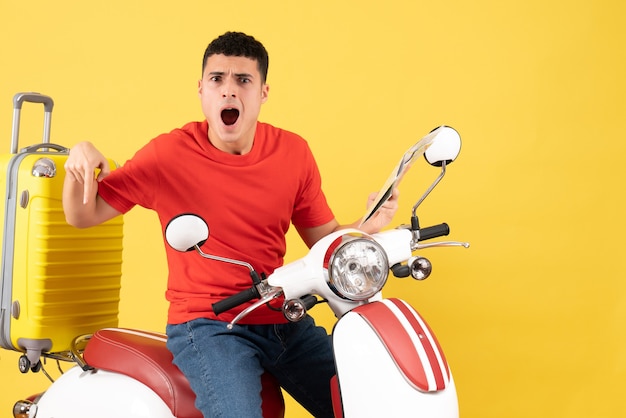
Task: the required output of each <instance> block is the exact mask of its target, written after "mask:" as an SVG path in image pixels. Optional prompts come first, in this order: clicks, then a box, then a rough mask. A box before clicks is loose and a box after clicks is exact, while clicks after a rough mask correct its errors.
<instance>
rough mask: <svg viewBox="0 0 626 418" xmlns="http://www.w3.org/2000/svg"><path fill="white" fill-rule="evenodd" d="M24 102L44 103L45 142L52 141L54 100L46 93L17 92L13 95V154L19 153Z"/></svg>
mask: <svg viewBox="0 0 626 418" xmlns="http://www.w3.org/2000/svg"><path fill="white" fill-rule="evenodd" d="M24 102H30V103H42V104H43V105H44V122H43V140H42V142H43V143H50V124H51V117H52V108H53V107H54V101H53V100H52V97H50V96H46V95H44V94H40V93H35V92H30V93H17V94H16V95H15V96H13V129H12V134H11V154H15V153H17V144H18V138H19V135H20V113H21V110H22V104H23V103H24Z"/></svg>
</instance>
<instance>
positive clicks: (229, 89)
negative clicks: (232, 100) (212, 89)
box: [222, 79, 237, 98]
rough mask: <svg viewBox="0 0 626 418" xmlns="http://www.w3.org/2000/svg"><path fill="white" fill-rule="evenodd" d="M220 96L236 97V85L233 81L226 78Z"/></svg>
mask: <svg viewBox="0 0 626 418" xmlns="http://www.w3.org/2000/svg"><path fill="white" fill-rule="evenodd" d="M222 97H223V98H227V97H237V85H236V84H235V82H234V81H232V80H230V79H228V80H227V81H225V82H224V84H223V90H222Z"/></svg>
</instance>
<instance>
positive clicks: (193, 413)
mask: <svg viewBox="0 0 626 418" xmlns="http://www.w3.org/2000/svg"><path fill="white" fill-rule="evenodd" d="M166 341H167V336H165V334H160V333H156V332H148V331H140V330H133V329H124V328H104V329H101V330H98V331H96V332H95V333H94V334H93V336H92V337H91V339H90V340H89V343H88V344H87V346H86V347H85V351H84V353H83V358H84V360H85V362H87V364H88V365H89V366H91V367H93V368H95V369H102V370H108V371H112V372H116V373H121V374H124V375H127V376H129V377H132V378H134V379H136V380H138V381H140V382H141V383H143V384H144V385H146V386H148V387H149V388H151V389H152V390H153V391H154V392H155V393H156V394H157V395H159V397H160V398H161V399H163V402H165V403H166V404H167V406H168V407H169V408H170V410H171V411H172V414H173V415H174V416H175V417H188V418H196V417H197V418H202V413H201V412H200V411H199V410H198V409H197V408H196V407H195V406H194V402H195V399H196V395H195V394H194V393H193V391H192V390H191V387H190V386H189V382H188V381H187V379H186V378H185V377H184V376H183V374H182V372H181V371H180V370H179V369H178V367H176V366H175V365H174V364H173V363H172V359H173V357H172V354H171V353H170V352H169V350H168V349H167V347H166V346H165V343H166Z"/></svg>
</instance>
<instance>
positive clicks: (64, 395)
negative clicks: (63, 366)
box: [36, 367, 174, 418]
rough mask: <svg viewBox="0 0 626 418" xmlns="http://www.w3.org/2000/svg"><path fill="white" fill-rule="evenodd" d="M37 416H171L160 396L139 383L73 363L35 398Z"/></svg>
mask: <svg viewBox="0 0 626 418" xmlns="http://www.w3.org/2000/svg"><path fill="white" fill-rule="evenodd" d="M36 416H37V418H58V417H63V418H84V417H90V418H110V417H126V418H174V415H172V412H171V411H170V409H169V408H168V406H167V405H166V404H165V402H163V400H161V398H160V397H159V396H158V395H157V394H156V393H154V392H153V391H152V390H151V389H150V388H148V387H147V386H146V385H144V384H143V383H141V382H139V381H137V380H135V379H132V378H130V377H128V376H124V375H122V374H119V373H111V372H107V371H104V370H98V371H96V372H93V371H83V370H82V369H81V368H79V367H73V368H71V369H70V370H68V371H67V372H65V373H64V374H63V375H62V376H60V377H59V378H58V379H57V380H56V381H55V383H54V384H53V385H52V386H50V388H49V389H48V390H47V391H46V392H45V393H44V394H43V396H42V397H41V398H40V399H39V401H38V402H37V415H36Z"/></svg>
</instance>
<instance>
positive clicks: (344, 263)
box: [14, 126, 469, 418]
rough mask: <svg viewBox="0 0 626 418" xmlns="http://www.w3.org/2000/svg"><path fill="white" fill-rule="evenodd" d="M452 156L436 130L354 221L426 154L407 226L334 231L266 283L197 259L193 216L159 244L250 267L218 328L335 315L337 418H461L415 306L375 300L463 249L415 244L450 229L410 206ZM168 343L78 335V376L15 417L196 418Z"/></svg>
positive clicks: (277, 412) (269, 387) (137, 334)
mask: <svg viewBox="0 0 626 418" xmlns="http://www.w3.org/2000/svg"><path fill="white" fill-rule="evenodd" d="M460 147H461V140H460V136H459V135H458V133H457V132H456V131H455V130H454V129H452V128H450V127H447V126H441V127H438V128H436V129H434V130H433V131H432V132H431V133H429V134H428V135H426V136H425V137H424V138H422V139H421V140H420V141H419V142H418V143H417V144H415V145H414V146H413V147H411V148H410V149H409V151H407V153H405V155H404V156H403V158H402V159H401V161H400V162H399V164H398V166H397V167H396V168H395V169H394V171H393V172H392V175H391V176H390V177H389V178H388V179H387V181H386V183H385V184H384V186H383V188H382V189H381V192H380V193H379V197H378V199H377V200H376V203H375V204H374V205H373V206H372V207H371V208H370V209H369V210H368V213H367V214H366V215H365V216H364V218H363V221H366V220H367V219H368V218H369V217H370V216H371V215H373V214H374V213H375V212H376V210H377V209H378V208H379V207H380V205H382V204H383V203H384V202H385V201H386V200H387V199H388V198H389V197H390V195H391V192H392V190H393V188H394V187H395V186H396V185H397V183H398V181H399V180H400V179H401V177H402V176H403V175H404V174H405V172H406V170H407V169H408V168H409V166H410V165H411V164H412V163H414V162H415V160H416V159H417V157H419V156H422V155H424V156H425V159H426V160H427V161H428V162H429V163H430V164H431V165H434V166H439V167H441V172H440V174H439V176H438V177H437V178H436V180H435V181H434V183H433V184H432V185H431V186H430V187H429V188H428V190H427V191H426V193H425V194H424V195H423V196H422V197H421V198H420V199H419V201H418V202H417V203H416V204H415V205H414V206H413V210H412V214H411V217H410V224H408V225H401V226H399V227H398V228H396V229H393V230H388V231H384V232H380V233H378V234H374V235H368V234H365V233H363V232H362V231H360V230H358V229H346V230H341V231H337V232H335V233H333V234H330V235H328V236H326V237H325V238H323V239H321V240H320V241H319V242H317V243H316V244H315V245H314V246H313V247H312V248H311V250H310V251H309V253H308V254H307V255H306V256H305V257H303V258H301V259H298V260H296V261H293V262H291V263H289V264H286V265H284V266H282V267H279V268H278V269H276V270H275V271H274V272H273V273H272V274H270V275H269V276H268V277H267V278H265V279H263V278H262V277H263V276H262V275H260V274H258V273H257V272H256V271H254V269H253V268H252V267H251V266H250V265H249V264H248V263H246V262H245V261H240V260H230V259H226V258H223V257H220V256H217V255H211V254H206V253H204V252H203V251H202V249H201V245H202V243H204V242H205V241H206V240H207V239H208V238H209V228H208V226H207V224H206V222H205V221H204V220H202V219H201V218H200V217H198V216H195V215H190V214H185V215H180V216H178V217H176V218H174V219H173V220H172V221H171V222H170V223H169V225H168V226H167V228H166V231H165V235H166V239H167V242H168V244H169V245H170V246H172V247H173V248H175V249H177V250H179V251H190V250H192V251H193V250H195V251H196V252H197V253H198V254H199V255H200V256H202V257H205V258H207V259H209V260H212V261H211V262H216V261H217V262H226V263H233V264H237V265H239V266H242V268H244V269H245V268H246V267H247V268H248V269H249V273H250V275H251V277H252V283H251V287H250V288H249V289H247V290H245V291H243V292H241V293H239V294H237V295H234V296H232V297H230V298H227V299H224V300H222V301H220V302H218V303H216V304H214V305H213V309H214V311H215V312H216V313H221V312H224V311H226V310H229V309H232V308H234V307H235V306H239V305H241V304H243V303H245V302H248V301H252V300H256V301H255V302H254V303H253V304H251V305H250V306H249V307H248V308H246V309H245V310H243V311H242V312H241V313H240V314H239V315H238V316H237V317H235V319H233V321H232V322H231V323H230V324H225V326H226V327H232V326H233V324H235V323H237V322H238V321H239V320H241V318H243V317H245V316H246V315H248V314H249V313H250V312H251V311H253V310H254V309H257V308H258V307H260V306H262V305H264V304H265V303H268V302H270V301H272V300H274V299H276V298H279V297H280V298H284V303H283V313H284V315H285V317H286V318H287V319H288V320H290V321H298V320H300V319H302V318H303V317H304V316H305V315H306V314H307V311H308V310H309V309H311V308H312V307H313V306H314V305H315V304H317V303H322V302H325V303H328V305H329V306H330V308H331V309H332V311H333V312H334V314H335V315H336V317H337V322H336V324H335V326H334V328H333V332H332V339H333V350H334V355H335V364H336V367H337V375H336V376H335V378H334V379H333V381H332V382H329V384H331V386H332V390H333V406H334V410H335V416H336V417H347V418H351V417H359V418H361V417H380V416H386V417H399V416H402V417H405V416H420V417H421V416H424V417H446V418H453V417H458V402H457V395H456V388H455V385H454V379H453V378H452V373H451V371H450V367H449V366H448V363H447V361H446V358H445V356H444V353H443V351H442V349H441V347H440V345H439V343H438V342H437V339H436V337H435V335H434V333H433V332H432V331H431V329H430V328H429V326H428V324H427V323H426V321H425V320H424V319H423V318H422V317H421V316H420V315H419V313H418V312H417V311H416V310H415V309H414V308H413V307H411V306H410V305H409V304H408V303H406V302H405V301H403V300H401V299H396V298H392V299H384V298H383V297H382V294H381V289H382V288H383V287H384V285H385V283H386V282H387V279H388V276H389V272H391V273H392V274H393V275H394V276H396V277H409V276H411V277H413V278H415V279H417V280H423V279H425V278H427V277H428V276H429V275H430V272H431V268H432V266H431V264H430V262H429V261H428V260H427V259H426V258H424V257H421V256H414V255H413V253H414V252H416V251H418V250H421V249H425V248H430V247H440V246H462V247H468V246H469V244H467V243H462V242H451V241H445V242H431V243H424V242H423V241H425V240H429V239H432V238H436V237H440V236H444V235H447V234H448V233H449V228H448V225H447V224H440V225H435V226H431V227H426V228H421V227H420V225H419V221H418V218H417V216H416V209H417V207H418V206H419V205H420V204H421V203H422V201H423V200H424V199H425V198H426V197H427V196H428V194H429V193H430V192H431V191H432V189H433V188H434V187H435V186H436V185H437V184H438V183H439V181H440V180H441V179H442V178H443V176H444V175H445V172H446V167H447V165H448V164H450V163H451V162H452V161H453V160H454V159H455V158H456V157H457V155H458V153H459V151H460ZM165 338H166V337H165V336H164V335H163V334H157V333H151V332H145V331H139V330H130V329H120V328H111V329H102V330H99V331H97V332H96V333H94V334H93V335H89V336H83V337H78V338H77V339H76V340H75V344H74V347H73V348H72V350H71V352H70V353H66V355H65V357H66V358H62V357H61V359H65V360H69V361H72V362H75V363H76V366H75V367H72V368H71V369H69V370H68V371H67V372H65V373H64V374H62V375H61V376H60V377H59V378H58V379H57V380H56V381H55V382H54V383H53V384H52V385H51V386H50V388H49V389H48V390H47V391H46V392H44V393H43V394H42V395H40V396H38V397H35V398H32V399H29V400H24V401H19V402H17V403H16V405H15V407H14V417H17V418H26V417H29V418H35V417H36V418H54V417H64V418H74V417H85V416H89V417H92V418H104V417H113V416H115V417H118V416H124V417H130V418H139V417H151V418H172V417H185V418H194V417H201V416H202V415H201V413H200V412H199V411H198V410H197V409H196V408H195V407H194V405H193V402H194V398H195V397H194V395H193V393H192V392H191V389H190V388H189V384H188V382H187V381H186V380H185V378H184V376H183V375H182V374H181V373H180V371H179V370H178V369H177V368H176V367H175V366H174V365H173V364H172V363H171V360H172V356H171V354H170V353H169V351H167V349H166V347H165V341H166V340H165ZM55 358H56V359H57V360H58V359H59V358H60V356H58V355H57V356H55ZM262 395H263V415H264V417H283V416H284V402H283V398H282V394H281V392H280V389H279V387H278V386H277V384H276V382H275V381H274V380H273V378H272V377H271V376H270V375H266V376H264V385H263V393H262Z"/></svg>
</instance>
